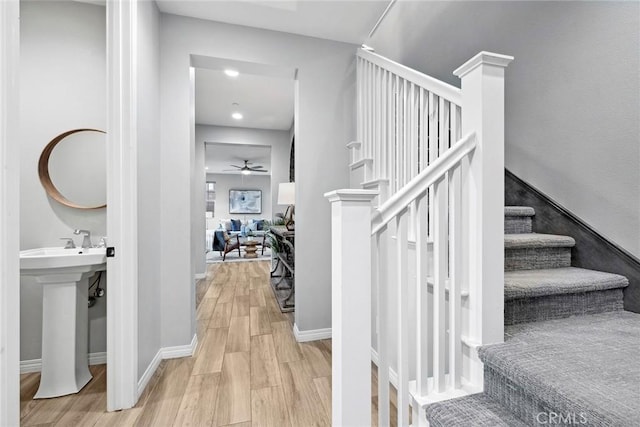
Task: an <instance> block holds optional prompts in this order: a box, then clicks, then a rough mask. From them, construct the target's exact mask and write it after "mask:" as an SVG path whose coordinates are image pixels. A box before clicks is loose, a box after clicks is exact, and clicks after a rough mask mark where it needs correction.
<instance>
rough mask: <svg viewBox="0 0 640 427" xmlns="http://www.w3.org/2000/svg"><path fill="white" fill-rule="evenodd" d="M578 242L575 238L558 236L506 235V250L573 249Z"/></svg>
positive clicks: (534, 234) (536, 234)
mask: <svg viewBox="0 0 640 427" xmlns="http://www.w3.org/2000/svg"><path fill="white" fill-rule="evenodd" d="M575 244H576V241H575V240H574V239H573V237H569V236H560V235H557V234H538V233H523V234H505V236H504V248H505V249H529V248H572V247H573V246H575Z"/></svg>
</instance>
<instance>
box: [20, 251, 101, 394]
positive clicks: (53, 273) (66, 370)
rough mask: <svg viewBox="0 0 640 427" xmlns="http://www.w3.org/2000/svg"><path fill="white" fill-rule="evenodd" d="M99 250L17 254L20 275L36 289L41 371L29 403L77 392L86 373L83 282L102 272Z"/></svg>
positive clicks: (85, 290) (86, 319)
mask: <svg viewBox="0 0 640 427" xmlns="http://www.w3.org/2000/svg"><path fill="white" fill-rule="evenodd" d="M106 262H107V258H106V251H105V248H90V249H81V248H75V249H63V248H38V249H28V250H24V251H21V252H20V274H21V275H23V276H33V277H34V278H35V280H36V282H38V283H40V284H42V372H41V376H40V387H39V388H38V392H37V393H36V395H35V396H34V398H35V399H42V398H48V397H57V396H64V395H67V394H72V393H77V392H78V391H80V390H81V389H82V387H84V386H85V385H86V384H87V383H88V382H89V381H90V380H91V373H90V372H89V360H88V358H89V347H88V340H89V311H88V310H89V308H88V302H87V301H88V296H89V295H88V294H89V284H88V279H89V277H91V276H93V274H94V273H95V272H97V271H103V270H106V267H107V264H106Z"/></svg>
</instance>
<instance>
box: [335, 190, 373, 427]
mask: <svg viewBox="0 0 640 427" xmlns="http://www.w3.org/2000/svg"><path fill="white" fill-rule="evenodd" d="M377 194H378V193H377V191H372V190H350V189H348V190H336V191H332V192H329V193H326V194H325V197H326V198H327V199H329V202H331V263H332V266H331V268H332V273H331V283H332V285H331V307H332V313H331V322H332V323H331V326H332V386H331V388H332V425H334V426H365V425H366V426H368V425H371V211H372V208H371V202H372V200H373V198H374V197H376V195H377Z"/></svg>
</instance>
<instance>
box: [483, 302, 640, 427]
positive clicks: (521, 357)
mask: <svg viewBox="0 0 640 427" xmlns="http://www.w3.org/2000/svg"><path fill="white" fill-rule="evenodd" d="M505 335H506V341H505V342H504V343H501V344H494V345H489V346H484V347H482V348H480V349H479V353H478V354H479V356H480V359H481V360H482V361H483V362H484V363H485V369H489V370H491V371H492V372H495V373H496V374H497V375H498V376H500V377H502V378H504V380H503V381H502V382H504V384H509V385H508V386H504V387H503V386H501V385H500V382H498V385H497V386H496V385H495V383H494V385H493V386H492V387H489V388H490V389H492V390H493V391H492V393H496V391H495V390H496V388H497V389H500V391H499V393H498V394H502V396H494V395H492V396H491V397H492V398H493V399H495V400H497V401H500V402H508V401H509V400H510V399H511V400H513V399H514V398H513V396H514V395H512V394H510V393H513V392H514V390H525V391H526V393H527V394H528V395H529V396H533V397H532V398H531V399H533V400H535V404H534V407H538V408H546V409H547V410H549V411H554V412H557V413H574V414H584V416H585V417H586V418H587V423H586V425H598V426H600V425H611V426H637V425H640V387H638V384H640V364H639V363H637V362H636V360H637V357H638V354H639V353H640V315H638V314H635V313H630V312H626V311H616V312H608V313H601V314H593V315H586V316H575V317H570V318H567V319H558V320H549V321H544V322H534V323H525V324H519V325H514V326H508V327H506V328H505ZM510 396H511V397H510ZM525 403H526V402H525ZM515 406H516V407H513V404H512V408H511V409H512V411H517V410H518V406H523V405H522V403H521V404H520V405H518V404H516V405H515ZM521 412H522V411H521ZM534 412H535V411H534ZM528 416H529V417H533V416H534V415H533V413H532V411H529V413H528ZM523 419H524V418H523ZM524 420H525V421H526V419H524ZM531 421H532V422H531V424H535V423H534V422H533V420H531ZM583 424H584V423H583Z"/></svg>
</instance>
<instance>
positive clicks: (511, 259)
mask: <svg viewBox="0 0 640 427" xmlns="http://www.w3.org/2000/svg"><path fill="white" fill-rule="evenodd" d="M570 266H571V248H563V247H557V248H518V249H505V250H504V269H505V271H513V270H534V269H543V268H560V267H570Z"/></svg>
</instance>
